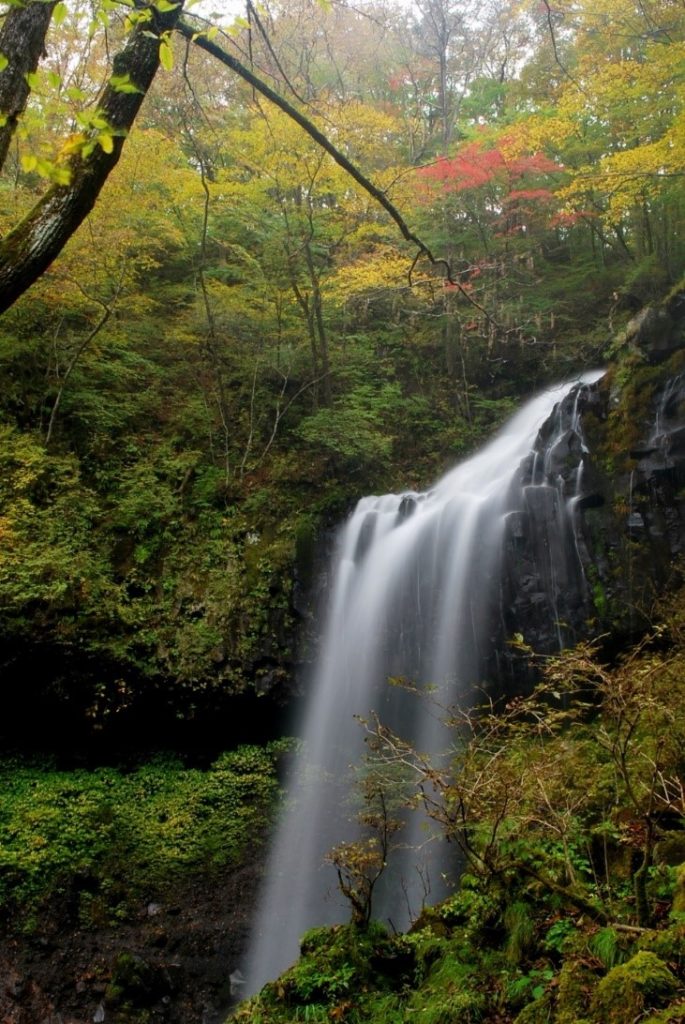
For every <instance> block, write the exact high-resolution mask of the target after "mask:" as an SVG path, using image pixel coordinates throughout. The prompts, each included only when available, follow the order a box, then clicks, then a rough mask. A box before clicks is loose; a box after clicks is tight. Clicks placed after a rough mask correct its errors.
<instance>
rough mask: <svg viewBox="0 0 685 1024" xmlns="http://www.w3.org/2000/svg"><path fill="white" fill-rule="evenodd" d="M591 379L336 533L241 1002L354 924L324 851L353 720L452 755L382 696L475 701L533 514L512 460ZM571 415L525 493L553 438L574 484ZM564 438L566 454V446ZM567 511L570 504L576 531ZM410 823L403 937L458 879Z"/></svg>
mask: <svg viewBox="0 0 685 1024" xmlns="http://www.w3.org/2000/svg"><path fill="white" fill-rule="evenodd" d="M600 375H601V374H600V373H599V372H596V373H594V374H588V375H585V376H583V377H580V378H578V379H577V380H576V381H575V382H566V383H564V384H561V385H558V386H557V387H555V388H551V389H550V390H548V391H546V392H544V393H543V394H541V395H539V396H538V397H536V398H534V399H532V400H531V401H530V402H529V403H528V404H527V405H526V406H525V407H524V408H523V409H522V410H521V411H520V412H519V413H518V414H517V415H516V416H514V417H513V419H512V420H511V421H510V422H509V423H508V424H507V425H506V426H505V427H504V429H503V430H502V431H501V432H500V433H499V434H498V435H497V436H496V437H495V439H494V440H493V441H491V442H490V443H489V444H488V445H487V446H486V447H485V448H484V449H483V450H482V451H481V452H479V453H478V454H476V455H475V456H474V457H473V458H471V459H469V460H468V461H466V462H464V463H462V464H461V465H459V466H457V467H456V468H455V469H453V470H452V471H451V472H449V473H447V475H446V476H445V477H443V479H442V480H440V481H439V482H438V483H437V484H436V485H435V486H434V487H433V488H432V489H431V490H429V491H426V492H424V493H416V492H409V493H404V494H390V495H385V496H383V497H367V498H362V500H361V501H360V502H359V504H358V505H357V507H356V509H355V511H354V513H353V514H352V516H351V518H350V519H349V521H348V522H347V524H346V525H345V527H344V528H343V529H342V531H341V533H340V536H339V539H338V543H337V549H336V552H335V555H334V560H333V567H332V571H331V576H330V579H331V588H330V601H329V607H328V613H327V620H326V628H325V631H324V634H323V639H322V644H321V650H320V654H319V658H318V664H317V666H316V670H315V672H314V675H313V678H312V680H311V681H310V683H311V684H310V687H309V692H310V696H309V700H308V707H307V709H306V712H305V716H304V721H303V723H302V728H301V730H300V735H301V737H302V745H301V749H300V753H299V754H298V755H297V756H296V758H295V764H294V766H293V769H292V772H291V778H290V782H289V786H288V793H287V797H286V806H285V809H284V812H283V815H282V819H281V822H280V825H279V827H278V830H277V833H276V836H275V838H274V841H273V845H272V849H271V853H270V857H269V863H268V867H267V874H266V879H265V883H264V886H263V891H262V893H261V897H260V900H259V905H258V908H257V912H256V915H255V920H254V926H253V935H252V940H251V948H250V951H249V957H248V964H247V985H246V989H247V993H248V994H250V993H252V992H255V991H257V990H258V989H259V988H260V987H261V985H262V984H264V983H265V982H266V981H268V980H271V979H273V978H275V977H276V976H277V975H278V974H279V973H281V971H283V970H284V969H285V968H286V967H288V966H289V965H290V964H291V963H292V962H293V961H294V960H295V959H296V958H297V955H298V943H299V939H300V937H301V935H302V933H303V932H304V931H306V930H307V929H308V928H310V927H312V926H313V925H319V924H332V923H336V922H338V921H344V920H347V919H349V916H350V914H349V907H348V906H347V905H346V904H345V901H344V900H343V898H342V896H341V895H340V894H339V892H338V891H337V885H336V874H335V870H334V868H333V867H332V866H331V865H330V864H326V863H325V855H326V852H327V851H328V850H330V848H331V847H332V846H334V845H335V844H337V843H340V842H341V841H342V840H343V839H345V840H346V839H348V838H349V837H350V836H354V834H355V833H354V827H353V826H352V825H351V824H350V819H353V818H354V812H355V807H354V793H355V785H354V778H355V766H358V765H359V764H360V763H361V762H363V752H364V732H363V729H362V728H361V726H360V724H359V722H358V721H357V719H356V717H355V716H366V715H368V714H369V713H370V712H371V711H374V712H376V713H377V714H378V715H379V717H380V719H381V721H383V722H385V723H387V724H389V725H390V726H391V727H392V728H393V729H394V730H395V731H396V732H398V733H399V734H400V735H401V736H402V737H403V738H405V739H407V740H409V741H411V742H412V744H413V745H414V746H415V747H416V748H417V749H419V750H421V751H425V752H426V753H430V754H431V755H433V756H439V754H440V753H441V752H445V750H446V747H447V745H448V742H449V737H447V736H446V735H445V732H444V727H443V726H442V724H441V716H440V714H439V713H438V712H437V711H436V710H435V707H436V705H435V703H433V702H431V701H421V700H419V699H418V698H417V697H416V696H415V695H412V694H409V693H407V692H406V691H405V690H403V689H402V688H399V687H396V686H389V685H388V679H389V678H391V677H404V678H406V679H408V680H411V681H413V682H415V683H417V684H430V685H431V686H433V687H435V692H436V698H437V700H438V701H440V702H441V703H443V704H445V703H450V702H452V703H454V702H455V701H458V700H462V701H468V700H469V698H471V699H473V688H474V687H475V686H477V685H478V684H479V683H480V682H481V679H482V672H483V667H484V663H485V658H486V656H487V655H488V653H489V650H488V648H489V645H491V643H492V639H491V638H492V620H493V613H494V616H495V618H496V617H497V611H496V605H497V601H498V600H499V595H500V586H499V580H500V569H501V565H500V563H501V553H502V547H503V538H504V533H505V527H506V520H507V516H508V514H510V513H512V512H517V511H519V510H521V509H522V508H523V507H524V505H525V504H526V496H524V493H523V492H524V486H523V483H522V476H521V474H520V473H518V472H517V471H518V469H519V465H520V464H521V462H522V460H523V459H524V458H525V457H526V456H527V455H530V453H531V451H532V449H533V445H534V443H535V440H536V437H537V434H538V431H539V429H540V427H541V425H542V424H543V422H544V421H545V420H546V419H547V418H548V417H549V416H550V414H551V413H552V411H553V410H554V408H555V406H556V405H557V403H559V402H560V400H561V399H562V398H564V397H565V396H566V395H567V393H568V392H569V389H570V388H571V387H572V385H573V384H574V383H575V384H576V385H578V383H579V382H580V383H581V384H582V383H588V382H590V381H594V380H596V379H597V378H598V377H599V376H600ZM573 409H574V414H573V422H572V423H571V424H569V423H568V419H567V418H566V419H565V418H564V417H562V416H561V415H559V416H558V420H559V422H558V425H553V427H552V429H551V436H550V437H549V439H548V440H547V441H546V445H545V451H544V452H543V453H541V454H540V455H537V456H534V457H533V462H534V466H535V469H534V472H533V479H532V482H531V483H529V484H527V486H526V487H525V491H527V492H530V491H531V489H536V488H541V489H542V488H546V489H548V490H553V489H554V487H555V486H556V481H555V479H553V475H554V474H552V477H551V476H550V473H551V472H552V470H551V467H552V466H553V465H554V464H555V463H558V461H559V449H560V446H562V442H563V443H564V444H565V445H566V449H565V451H570V452H575V457H576V460H577V465H576V466H575V467H574V471H575V474H576V477H575V478H576V480H577V486H578V487H579V486H580V481H581V476H582V460H583V451H584V449H585V445H584V443H583V441H582V434H580V433H579V426H578V416H577V399H576V401H575V403H574V405H573ZM570 433H573V435H574V437H575V445H573V444H570V443H569V436H570ZM555 452H556V456H557V457H556V460H555V457H554V453H555ZM549 453H552V455H551V456H550V454H549ZM555 493H556V492H555ZM572 497H573V498H575V497H576V495H573V496H572ZM575 504H576V502H575V500H572V501H571V502H568V501H566V500H564V502H563V507H564V508H565V509H566V515H568V516H569V517H570V519H571V520H572V519H573V518H574V514H575ZM551 528H552V529H554V528H555V526H554V523H552V526H551ZM570 529H571V530H572V531H573V530H574V527H573V525H571V527H570ZM553 568H554V567H552V569H553ZM413 817H414V819H415V820H414V822H413V823H410V824H409V825H408V826H407V829H406V831H405V836H404V849H403V850H400V851H397V853H396V854H395V855H394V857H393V862H392V863H390V864H389V867H388V872H387V875H386V877H385V878H384V879H383V881H384V883H385V885H384V892H383V893H382V894H381V895H380V898H379V900H378V901H377V902H376V903H375V905H374V917H377V918H380V919H381V920H385V921H386V923H388V924H389V925H390V926H391V927H394V928H397V929H404V928H406V927H407V926H408V924H409V923H410V922H411V920H412V919H413V918H415V916H416V915H417V914H418V913H419V912H420V910H421V906H422V903H423V902H424V901H426V900H427V901H428V902H435V901H436V900H437V899H439V898H440V897H441V896H442V895H443V894H444V893H445V891H446V886H448V885H449V882H450V879H449V876H450V870H451V873H452V875H453V877H454V876H456V873H457V868H458V866H457V865H455V864H452V863H450V857H453V856H454V854H453V853H452V852H451V848H450V849H447V850H445V849H444V846H445V845H446V844H444V843H442V844H441V841H440V839H439V837H437V836H432V835H431V833H430V825H429V823H428V822H427V821H425V820H422V819H421V817H420V815H418V814H416V815H414V816H413Z"/></svg>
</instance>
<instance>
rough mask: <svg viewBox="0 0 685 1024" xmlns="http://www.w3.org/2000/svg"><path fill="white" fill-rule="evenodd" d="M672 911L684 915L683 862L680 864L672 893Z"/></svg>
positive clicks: (684, 879) (684, 869)
mask: <svg viewBox="0 0 685 1024" xmlns="http://www.w3.org/2000/svg"><path fill="white" fill-rule="evenodd" d="M673 913H674V914H684V915H685V864H681V866H680V870H679V871H678V875H677V878H676V883H675V892H674V893H673Z"/></svg>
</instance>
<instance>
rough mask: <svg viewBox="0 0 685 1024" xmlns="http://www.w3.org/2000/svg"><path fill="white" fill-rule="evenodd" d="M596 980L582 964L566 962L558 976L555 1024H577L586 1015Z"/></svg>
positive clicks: (572, 961) (571, 961)
mask: <svg viewBox="0 0 685 1024" xmlns="http://www.w3.org/2000/svg"><path fill="white" fill-rule="evenodd" d="M596 984H597V979H596V977H595V976H594V975H593V973H592V971H590V970H588V968H587V967H585V966H584V964H581V963H578V962H577V961H574V960H567V961H566V962H565V963H564V965H563V967H562V968H561V971H560V972H559V975H558V980H557V986H556V1012H555V1014H554V1021H555V1024H578V1021H580V1020H581V1019H583V1018H584V1017H585V1016H586V1014H587V1013H588V1010H589V1006H590V1001H591V998H592V994H593V990H594V988H595V986H596Z"/></svg>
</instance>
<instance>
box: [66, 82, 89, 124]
mask: <svg viewBox="0 0 685 1024" xmlns="http://www.w3.org/2000/svg"><path fill="white" fill-rule="evenodd" d="M66 94H67V96H68V98H69V99H70V100H74V102H75V103H80V102H82V101H83V100H85V99H86V93H85V92H84V91H83V89H79V87H78V86H77V85H70V86H69V88H68V89H67V90H66ZM77 117H78V115H77Z"/></svg>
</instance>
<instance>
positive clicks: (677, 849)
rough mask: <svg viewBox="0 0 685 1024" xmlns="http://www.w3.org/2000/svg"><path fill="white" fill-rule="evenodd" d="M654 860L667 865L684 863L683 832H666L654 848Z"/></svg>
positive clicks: (684, 838)
mask: <svg viewBox="0 0 685 1024" xmlns="http://www.w3.org/2000/svg"><path fill="white" fill-rule="evenodd" d="M654 861H655V863H657V864H668V865H669V867H678V865H679V864H683V865H685V832H683V831H678V832H666V833H665V835H664V836H663V837H662V838H661V839H660V840H659V842H658V843H657V844H656V847H655V848H654Z"/></svg>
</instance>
